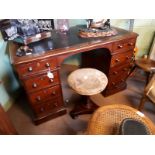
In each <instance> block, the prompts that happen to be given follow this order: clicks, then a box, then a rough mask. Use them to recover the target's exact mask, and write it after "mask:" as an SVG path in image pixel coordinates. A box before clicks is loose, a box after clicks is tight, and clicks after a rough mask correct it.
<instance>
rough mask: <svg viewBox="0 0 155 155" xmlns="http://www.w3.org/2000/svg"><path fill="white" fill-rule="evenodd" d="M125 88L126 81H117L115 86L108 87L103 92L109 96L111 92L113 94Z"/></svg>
mask: <svg viewBox="0 0 155 155" xmlns="http://www.w3.org/2000/svg"><path fill="white" fill-rule="evenodd" d="M125 88H126V82H122V83H118V84H117V85H116V86H114V87H111V88H108V87H107V89H106V90H105V91H104V92H103V94H104V95H105V96H109V95H112V94H115V93H117V92H119V91H121V90H124V89H125Z"/></svg>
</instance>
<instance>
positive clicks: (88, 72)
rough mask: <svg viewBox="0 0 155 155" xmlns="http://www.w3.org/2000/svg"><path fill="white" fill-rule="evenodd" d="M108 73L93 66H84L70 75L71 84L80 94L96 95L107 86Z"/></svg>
mask: <svg viewBox="0 0 155 155" xmlns="http://www.w3.org/2000/svg"><path fill="white" fill-rule="evenodd" d="M107 83H108V79H107V77H106V75H105V74H104V73H103V72H101V71H99V70H97V69H93V68H82V69H77V70H75V71H73V72H72V73H71V74H70V75H69V76H68V84H69V86H70V87H71V88H72V89H73V90H75V91H76V92H77V93H78V94H80V95H95V94H98V93H100V92H102V91H103V90H104V89H105V87H106V86H107Z"/></svg>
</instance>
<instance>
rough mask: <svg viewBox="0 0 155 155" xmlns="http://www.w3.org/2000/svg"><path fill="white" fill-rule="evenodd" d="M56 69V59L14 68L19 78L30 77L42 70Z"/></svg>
mask: <svg viewBox="0 0 155 155" xmlns="http://www.w3.org/2000/svg"><path fill="white" fill-rule="evenodd" d="M56 67H57V63H56V59H54V58H49V59H44V60H40V61H34V62H30V63H25V64H21V65H18V66H17V67H16V69H17V72H18V74H19V76H25V75H31V74H35V73H37V72H40V71H44V70H53V69H55V68H56Z"/></svg>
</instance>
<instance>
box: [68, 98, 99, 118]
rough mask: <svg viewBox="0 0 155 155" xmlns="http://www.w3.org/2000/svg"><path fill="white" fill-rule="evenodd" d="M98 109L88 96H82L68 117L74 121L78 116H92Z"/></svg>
mask: <svg viewBox="0 0 155 155" xmlns="http://www.w3.org/2000/svg"><path fill="white" fill-rule="evenodd" d="M98 107H99V106H98V105H96V104H95V103H94V102H93V101H91V100H90V99H89V97H88V96H82V99H81V101H80V103H78V104H76V105H75V107H74V108H73V110H72V111H70V116H71V117H72V118H73V119H74V118H75V117H77V116H78V115H83V114H92V113H93V112H94V111H95V110H96V109H97V108H98Z"/></svg>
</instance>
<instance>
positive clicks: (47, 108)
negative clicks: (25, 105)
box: [32, 97, 63, 117]
mask: <svg viewBox="0 0 155 155" xmlns="http://www.w3.org/2000/svg"><path fill="white" fill-rule="evenodd" d="M62 106H63V102H62V98H61V97H59V98H56V99H54V100H50V101H47V102H44V103H42V104H41V105H36V106H33V107H32V108H33V112H34V113H35V114H36V115H37V116H38V117H41V116H42V117H43V116H47V115H48V114H49V113H52V112H55V111H56V110H57V109H59V108H60V107H62Z"/></svg>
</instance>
